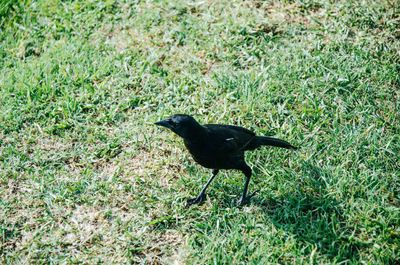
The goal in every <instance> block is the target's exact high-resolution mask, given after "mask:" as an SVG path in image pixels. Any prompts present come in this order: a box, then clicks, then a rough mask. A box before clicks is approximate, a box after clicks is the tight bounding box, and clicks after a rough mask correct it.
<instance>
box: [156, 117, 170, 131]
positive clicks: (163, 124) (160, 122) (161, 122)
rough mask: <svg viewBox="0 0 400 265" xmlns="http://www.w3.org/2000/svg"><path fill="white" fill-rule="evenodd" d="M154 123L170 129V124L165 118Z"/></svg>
mask: <svg viewBox="0 0 400 265" xmlns="http://www.w3.org/2000/svg"><path fill="white" fill-rule="evenodd" d="M154 124H155V125H159V126H163V127H165V128H168V129H171V124H169V123H168V121H167V119H165V120H161V121H158V122H155V123H154Z"/></svg>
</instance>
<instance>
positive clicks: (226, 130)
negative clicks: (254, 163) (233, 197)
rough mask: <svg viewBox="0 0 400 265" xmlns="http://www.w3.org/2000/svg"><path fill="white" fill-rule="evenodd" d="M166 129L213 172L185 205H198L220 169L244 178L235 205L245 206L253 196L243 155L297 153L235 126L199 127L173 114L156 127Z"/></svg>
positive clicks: (191, 120) (283, 142) (183, 116)
mask: <svg viewBox="0 0 400 265" xmlns="http://www.w3.org/2000/svg"><path fill="white" fill-rule="evenodd" d="M155 124H156V125H160V126H163V127H166V128H168V129H170V130H171V131H173V132H174V133H176V134H177V135H179V136H180V137H182V138H183V141H184V143H185V146H186V148H187V149H188V150H189V153H190V154H191V155H192V156H193V158H194V160H195V161H196V162H198V163H199V164H200V165H202V166H203V167H206V168H211V169H213V175H212V177H211V178H210V179H209V180H208V182H207V184H206V185H205V186H204V188H203V189H202V191H201V192H200V194H199V195H198V196H197V197H196V198H194V199H189V200H188V205H191V204H194V203H198V204H201V203H202V202H203V201H204V199H205V191H206V189H207V187H208V185H210V183H211V181H212V180H213V179H214V178H215V176H216V175H217V174H218V172H219V170H220V169H238V170H241V171H242V172H243V174H244V175H245V176H246V182H245V183H244V188H243V194H242V197H241V198H240V200H239V202H238V205H243V204H245V203H246V202H247V201H248V200H250V198H252V197H253V196H254V195H255V194H256V192H257V191H256V192H253V193H252V194H251V195H247V188H248V185H249V181H250V177H251V168H250V167H249V166H248V165H247V164H246V162H245V160H244V152H245V151H247V150H254V149H256V148H258V147H260V146H263V145H270V146H277V147H283V148H287V149H297V148H298V147H295V146H293V145H291V144H289V143H288V142H286V141H283V140H280V139H275V138H271V137H266V136H256V135H255V133H254V132H252V131H250V130H247V129H245V128H242V127H239V126H234V125H223V124H206V125H200V124H199V123H198V122H197V121H196V120H195V119H194V118H192V117H191V116H189V115H185V114H176V115H173V116H171V117H169V118H166V119H165V120H161V121H158V122H156V123H155Z"/></svg>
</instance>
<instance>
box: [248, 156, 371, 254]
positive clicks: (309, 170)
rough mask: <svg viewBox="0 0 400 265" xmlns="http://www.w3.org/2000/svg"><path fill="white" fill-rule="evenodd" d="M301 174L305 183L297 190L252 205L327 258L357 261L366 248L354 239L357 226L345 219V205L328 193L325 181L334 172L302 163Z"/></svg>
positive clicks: (268, 218)
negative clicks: (361, 251) (259, 207)
mask: <svg viewBox="0 0 400 265" xmlns="http://www.w3.org/2000/svg"><path fill="white" fill-rule="evenodd" d="M301 171H302V172H301V175H302V181H301V183H299V184H298V185H296V186H295V189H294V190H291V191H288V192H287V193H285V194H281V195H279V196H276V197H271V198H269V199H267V200H265V199H263V198H260V197H259V198H257V199H255V200H254V202H253V203H255V204H258V205H260V206H261V208H262V209H263V211H264V212H265V215H266V219H267V220H269V221H270V222H271V223H272V224H274V225H275V226H276V227H278V228H280V229H282V230H284V231H286V232H287V233H290V234H292V235H294V236H295V237H296V239H297V240H298V241H299V242H300V243H301V244H305V245H309V244H311V245H313V246H316V247H317V249H318V250H319V251H320V252H321V254H323V255H326V256H327V257H332V258H335V259H338V258H339V259H341V260H355V261H356V260H358V258H359V255H360V250H361V249H362V248H365V247H366V246H367V245H366V244H365V243H362V242H359V241H355V240H352V233H354V231H356V229H357V227H356V226H355V224H353V223H351V222H349V221H348V220H347V218H346V217H345V209H343V203H340V202H339V201H337V200H336V199H335V198H334V197H333V196H331V195H330V193H329V190H328V188H327V182H326V180H327V179H328V178H330V177H331V173H330V172H328V171H326V170H322V169H321V168H318V167H316V166H314V165H312V164H310V163H303V166H302V167H301ZM309 251H310V252H311V251H312V249H311V248H309ZM310 254H311V253H310ZM337 261H339V260H337Z"/></svg>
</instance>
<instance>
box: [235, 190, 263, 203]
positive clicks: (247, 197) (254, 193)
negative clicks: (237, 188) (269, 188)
mask: <svg viewBox="0 0 400 265" xmlns="http://www.w3.org/2000/svg"><path fill="white" fill-rule="evenodd" d="M257 192H258V190H256V191H255V192H253V193H252V194H250V195H248V196H246V197H244V198H243V197H242V198H240V200H239V201H238V202H237V204H236V205H237V206H243V205H245V204H246V203H248V202H249V200H250V199H251V198H253V197H254V196H255V195H256V193H257Z"/></svg>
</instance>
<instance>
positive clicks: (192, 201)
mask: <svg viewBox="0 0 400 265" xmlns="http://www.w3.org/2000/svg"><path fill="white" fill-rule="evenodd" d="M205 199H206V194H205V193H203V194H199V196H197V197H196V198H193V199H188V200H187V201H186V205H187V206H191V205H193V204H199V205H200V204H202V203H203V202H204V200H205Z"/></svg>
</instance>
